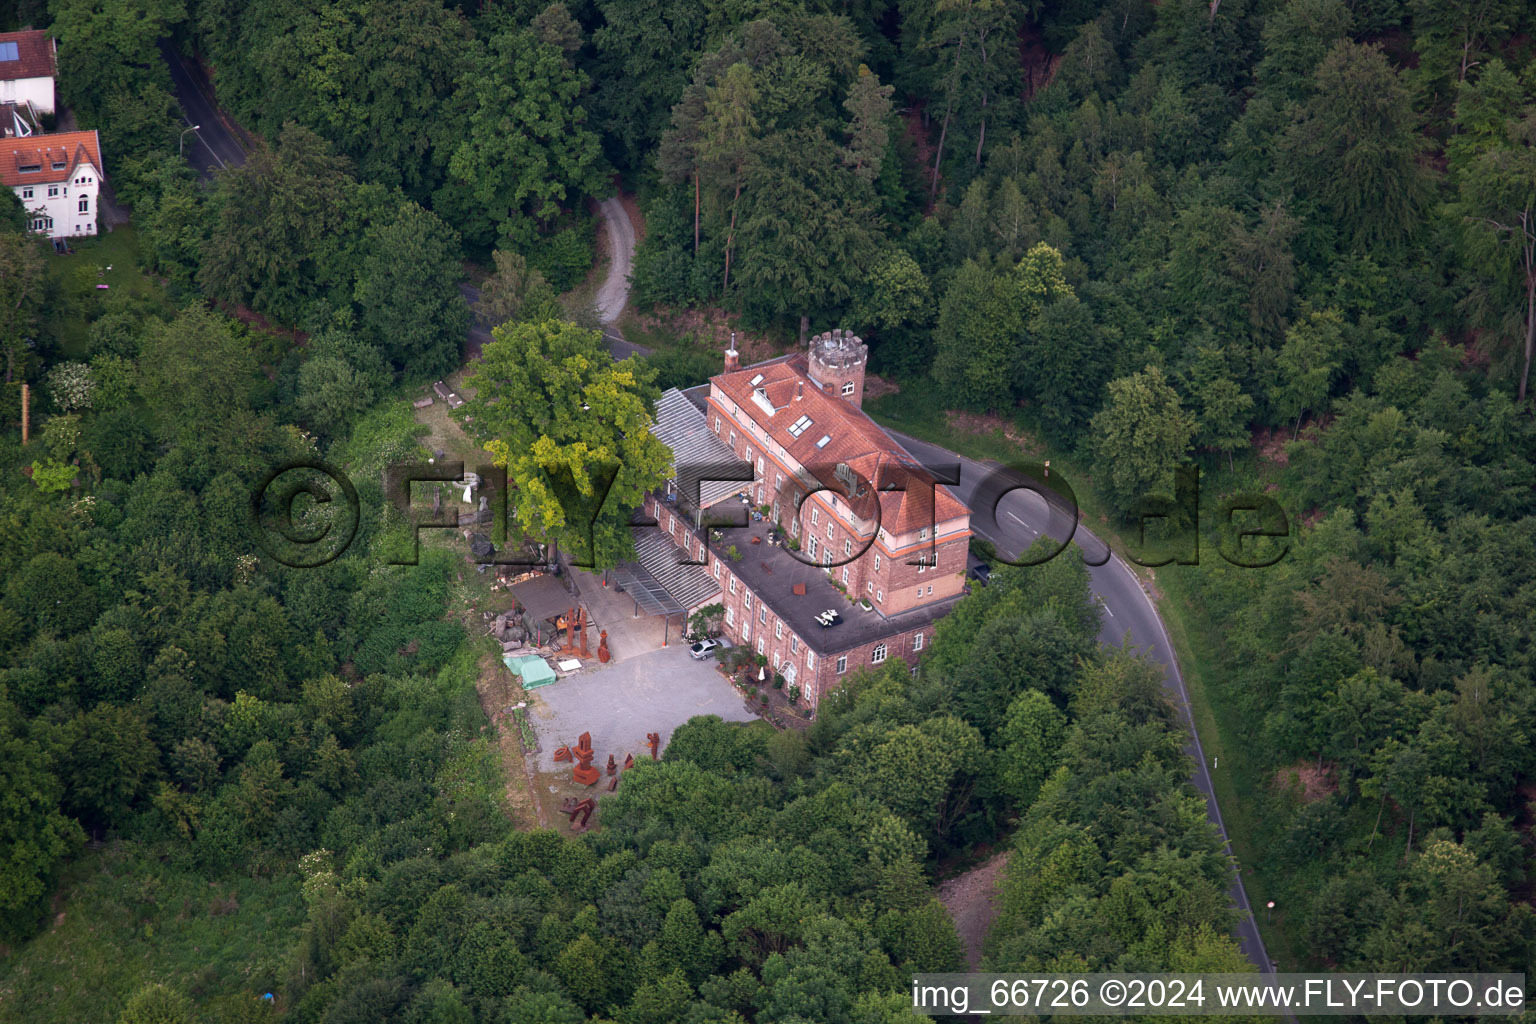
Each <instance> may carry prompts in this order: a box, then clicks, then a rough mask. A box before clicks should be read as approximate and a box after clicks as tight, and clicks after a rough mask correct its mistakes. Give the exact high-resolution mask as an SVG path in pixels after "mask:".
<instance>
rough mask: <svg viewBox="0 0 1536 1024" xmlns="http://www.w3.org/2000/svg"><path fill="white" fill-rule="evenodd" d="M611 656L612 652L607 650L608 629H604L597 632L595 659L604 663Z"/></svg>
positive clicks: (606, 662)
mask: <svg viewBox="0 0 1536 1024" xmlns="http://www.w3.org/2000/svg"><path fill="white" fill-rule="evenodd" d="M612 657H613V652H611V651H610V650H608V631H607V630H606V629H605V630H603V631H602V632H601V633H599V634H597V660H598V661H600V662H602V663H603V664H604V665H606V664H608V659H610V658H612Z"/></svg>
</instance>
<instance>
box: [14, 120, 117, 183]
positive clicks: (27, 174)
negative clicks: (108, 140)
mask: <svg viewBox="0 0 1536 1024" xmlns="http://www.w3.org/2000/svg"><path fill="white" fill-rule="evenodd" d="M82 163H89V164H90V165H91V166H92V167H94V168H96V173H97V174H98V175H100V176H101V177H106V172H105V171H103V170H102V166H101V141H100V140H99V139H98V138H97V137H96V133H95V132H94V131H89V132H60V133H59V134H57V135H29V136H27V137H26V138H21V139H0V182H3V183H4V184H6V185H10V186H12V187H14V186H16V185H56V184H58V183H59V182H61V181H68V180H69V179H70V178H71V177H72V176H73V175H74V173H75V168H76V167H78V166H80V164H82ZM55 164H59V165H61V166H58V167H55V166H54V165H55ZM23 167H36V168H38V169H37V170H35V171H23V170H22V168H23Z"/></svg>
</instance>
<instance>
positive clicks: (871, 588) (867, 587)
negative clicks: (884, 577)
mask: <svg viewBox="0 0 1536 1024" xmlns="http://www.w3.org/2000/svg"><path fill="white" fill-rule="evenodd" d="M874 592H875V583H874V581H873V580H870V581H869V582H868V583H866V584H864V593H866V594H873V593H874Z"/></svg>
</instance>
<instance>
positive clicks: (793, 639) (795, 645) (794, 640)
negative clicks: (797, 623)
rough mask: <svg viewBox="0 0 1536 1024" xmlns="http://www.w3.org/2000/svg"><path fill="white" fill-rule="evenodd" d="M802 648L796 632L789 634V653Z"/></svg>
mask: <svg viewBox="0 0 1536 1024" xmlns="http://www.w3.org/2000/svg"><path fill="white" fill-rule="evenodd" d="M799 650H800V638H799V637H797V636H795V634H793V633H791V634H789V653H790V654H794V653H796V652H798V651H799Z"/></svg>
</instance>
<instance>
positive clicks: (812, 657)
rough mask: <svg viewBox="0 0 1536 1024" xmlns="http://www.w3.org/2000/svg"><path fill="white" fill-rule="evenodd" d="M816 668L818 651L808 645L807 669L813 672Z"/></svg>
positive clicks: (806, 651)
mask: <svg viewBox="0 0 1536 1024" xmlns="http://www.w3.org/2000/svg"><path fill="white" fill-rule="evenodd" d="M815 668H816V652H815V651H813V650H811V649H810V648H809V647H807V648H806V649H805V670H806V671H807V672H811V671H814V670H815Z"/></svg>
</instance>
